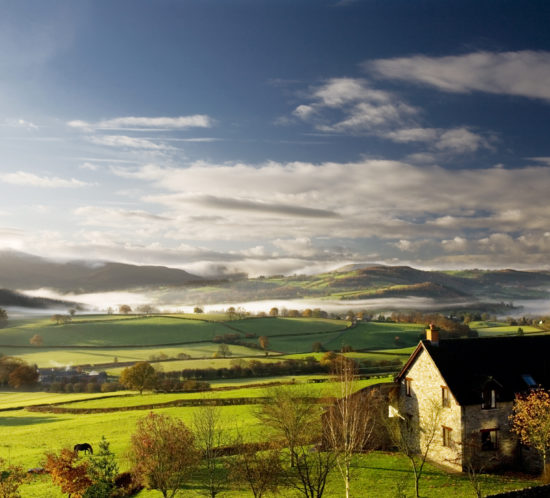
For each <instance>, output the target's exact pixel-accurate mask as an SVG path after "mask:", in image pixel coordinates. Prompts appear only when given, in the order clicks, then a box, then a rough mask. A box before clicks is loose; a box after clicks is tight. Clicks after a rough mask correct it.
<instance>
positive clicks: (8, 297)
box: [0, 289, 80, 309]
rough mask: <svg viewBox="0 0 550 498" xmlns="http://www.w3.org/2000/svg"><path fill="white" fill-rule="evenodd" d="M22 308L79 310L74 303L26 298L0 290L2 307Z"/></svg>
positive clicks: (41, 298) (77, 305) (9, 291)
mask: <svg viewBox="0 0 550 498" xmlns="http://www.w3.org/2000/svg"><path fill="white" fill-rule="evenodd" d="M13 306H16V307H21V308H36V309H44V308H46V309H48V308H60V307H61V308H72V307H74V308H77V309H78V308H79V306H80V305H79V304H78V303H74V302H72V301H60V300H58V299H48V298H44V297H30V296H25V295H24V294H21V293H19V292H14V291H11V290H8V289H0V307H13Z"/></svg>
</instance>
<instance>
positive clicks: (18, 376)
mask: <svg viewBox="0 0 550 498" xmlns="http://www.w3.org/2000/svg"><path fill="white" fill-rule="evenodd" d="M37 382H38V371H37V370H36V367H32V366H30V365H27V364H22V365H19V366H18V367H17V368H15V369H14V370H13V371H12V372H10V374H9V380H8V383H9V385H10V386H11V387H14V388H15V389H19V388H21V387H31V386H33V385H35V384H36V383H37Z"/></svg>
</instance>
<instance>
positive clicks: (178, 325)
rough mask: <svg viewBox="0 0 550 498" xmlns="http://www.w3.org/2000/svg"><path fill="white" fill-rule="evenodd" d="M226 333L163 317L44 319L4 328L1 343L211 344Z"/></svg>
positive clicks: (203, 324) (222, 329) (216, 325)
mask: <svg viewBox="0 0 550 498" xmlns="http://www.w3.org/2000/svg"><path fill="white" fill-rule="evenodd" d="M227 332H230V329H228V328H227V327H225V326H224V325H222V324H221V323H214V322H203V321H198V320H182V319H181V318H173V317H164V316H152V317H140V318H135V319H133V320H132V319H128V318H127V319H122V320H118V319H117V320H106V321H99V320H95V321H94V320H91V321H78V320H77V321H75V322H73V323H68V324H66V325H56V324H55V323H52V322H51V321H47V320H41V321H39V322H37V323H36V324H35V325H34V326H31V325H29V324H24V325H23V326H17V325H16V326H15V327H8V328H5V329H1V330H0V344H10V345H16V346H28V345H29V340H30V338H31V337H32V336H33V335H34V334H36V333H38V334H40V335H41V336H42V338H43V341H44V347H55V346H64V347H66V346H75V347H78V346H95V347H102V346H107V345H108V346H126V345H158V344H171V343H172V344H173V343H182V342H198V341H209V340H211V339H212V338H214V336H216V335H223V334H225V333H227Z"/></svg>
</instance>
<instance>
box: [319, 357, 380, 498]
mask: <svg viewBox="0 0 550 498" xmlns="http://www.w3.org/2000/svg"><path fill="white" fill-rule="evenodd" d="M356 374H357V366H356V364H355V362H354V361H353V360H350V359H348V358H345V357H343V356H339V357H338V358H337V359H336V360H335V361H334V362H333V367H332V375H333V379H334V382H335V385H336V393H335V395H336V396H335V397H336V399H335V401H334V404H333V405H332V406H331V407H330V408H329V409H328V410H327V413H326V414H325V432H326V441H327V444H328V446H329V448H330V449H331V450H332V451H333V452H334V454H335V457H336V464H337V467H338V470H339V471H340V474H341V475H342V479H343V481H344V487H345V493H346V498H349V495H350V485H351V477H352V476H351V460H352V458H353V454H354V453H355V452H358V451H362V452H365V451H366V450H368V449H369V443H370V441H371V437H372V434H373V430H374V419H375V413H374V409H373V408H372V407H371V399H370V396H369V395H366V396H361V395H360V393H356V392H355V391H356V390H357V385H356V380H355V379H356Z"/></svg>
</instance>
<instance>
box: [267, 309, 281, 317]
mask: <svg viewBox="0 0 550 498" xmlns="http://www.w3.org/2000/svg"><path fill="white" fill-rule="evenodd" d="M269 316H279V308H271V309H270V310H269Z"/></svg>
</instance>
